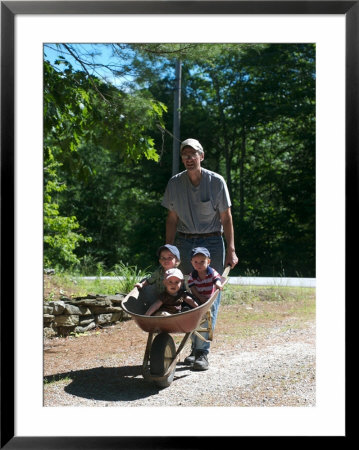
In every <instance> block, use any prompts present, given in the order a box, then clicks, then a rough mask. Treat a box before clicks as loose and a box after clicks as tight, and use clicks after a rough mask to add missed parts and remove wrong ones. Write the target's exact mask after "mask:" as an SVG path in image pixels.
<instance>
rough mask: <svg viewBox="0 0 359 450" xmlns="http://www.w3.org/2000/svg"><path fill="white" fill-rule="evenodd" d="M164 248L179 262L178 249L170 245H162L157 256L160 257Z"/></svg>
mask: <svg viewBox="0 0 359 450" xmlns="http://www.w3.org/2000/svg"><path fill="white" fill-rule="evenodd" d="M165 248H166V249H167V250H169V251H170V252H171V253H172V254H173V255H175V257H176V258H177V259H178V261H180V260H181V257H180V252H179V250H178V248H177V247H175V246H174V245H170V244H166V245H162V246H161V247H160V248H159V249H158V250H157V256H160V254H161V252H162V250H163V249H165Z"/></svg>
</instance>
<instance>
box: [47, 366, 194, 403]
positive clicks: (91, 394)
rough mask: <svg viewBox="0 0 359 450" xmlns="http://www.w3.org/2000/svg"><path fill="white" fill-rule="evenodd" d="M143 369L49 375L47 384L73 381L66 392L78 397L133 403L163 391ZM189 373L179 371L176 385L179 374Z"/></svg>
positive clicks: (112, 368)
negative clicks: (147, 377)
mask: <svg viewBox="0 0 359 450" xmlns="http://www.w3.org/2000/svg"><path fill="white" fill-rule="evenodd" d="M141 369H142V366H124V367H95V368H93V369H85V370H76V371H71V372H65V373H60V374H56V375H49V376H46V377H44V383H45V384H46V383H53V382H58V381H61V380H68V379H69V378H70V379H71V382H70V383H69V384H68V385H66V386H65V387H64V391H65V392H66V393H68V394H71V395H75V396H77V397H82V398H87V399H90V400H97V401H112V402H116V401H118V402H121V401H126V402H128V401H134V400H138V399H142V398H146V397H150V396H152V395H155V394H157V393H158V392H159V391H160V390H161V389H162V388H160V387H158V386H156V385H155V383H152V382H150V381H146V380H144V379H143V377H142V372H141ZM185 369H187V367H185V368H181V367H177V369H176V375H175V379H174V381H173V382H174V383H175V382H176V380H178V379H179V378H183V377H185V376H187V375H182V376H180V375H179V372H180V371H183V370H185Z"/></svg>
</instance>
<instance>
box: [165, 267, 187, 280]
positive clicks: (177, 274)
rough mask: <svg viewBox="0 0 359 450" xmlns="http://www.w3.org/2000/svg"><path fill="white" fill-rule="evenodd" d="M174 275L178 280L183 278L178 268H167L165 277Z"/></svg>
mask: <svg viewBox="0 0 359 450" xmlns="http://www.w3.org/2000/svg"><path fill="white" fill-rule="evenodd" d="M171 277H176V278H178V279H180V280H183V279H184V277H183V273H182V272H181V271H180V270H179V269H168V270H166V272H165V279H166V280H168V278H171Z"/></svg>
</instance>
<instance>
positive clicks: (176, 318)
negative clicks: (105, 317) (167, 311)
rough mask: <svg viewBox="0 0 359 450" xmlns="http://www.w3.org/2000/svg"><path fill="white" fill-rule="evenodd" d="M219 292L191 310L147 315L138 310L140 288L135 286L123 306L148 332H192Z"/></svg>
mask: <svg viewBox="0 0 359 450" xmlns="http://www.w3.org/2000/svg"><path fill="white" fill-rule="evenodd" d="M218 293H219V291H218V290H216V291H215V292H214V293H213V294H212V296H211V297H210V298H209V299H208V300H207V301H206V302H205V303H203V304H202V305H200V306H197V307H196V308H193V309H191V310H189V311H184V312H180V313H177V314H171V315H170V316H146V315H144V314H140V313H138V312H136V311H138V310H139V309H140V308H141V305H139V304H138V303H139V300H138V296H139V290H138V289H137V288H134V289H133V290H132V291H131V292H130V293H129V294H128V295H127V296H126V297H125V298H124V300H123V301H122V308H123V309H124V311H125V312H126V313H127V314H129V315H130V316H131V317H132V318H133V319H134V321H135V322H136V324H137V325H138V326H139V327H140V328H141V329H142V330H143V331H146V332H147V333H190V332H191V331H193V330H195V329H196V328H198V326H199V324H200V322H201V319H202V318H203V316H204V315H205V314H206V312H207V311H208V310H209V309H210V308H211V306H212V304H213V302H214V301H215V300H216V298H217V296H218Z"/></svg>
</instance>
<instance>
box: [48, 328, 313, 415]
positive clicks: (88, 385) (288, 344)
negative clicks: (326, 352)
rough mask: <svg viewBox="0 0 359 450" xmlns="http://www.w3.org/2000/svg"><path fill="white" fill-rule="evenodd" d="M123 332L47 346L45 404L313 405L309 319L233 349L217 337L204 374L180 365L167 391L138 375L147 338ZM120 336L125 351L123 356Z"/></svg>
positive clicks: (236, 344) (239, 343) (234, 345)
mask: <svg viewBox="0 0 359 450" xmlns="http://www.w3.org/2000/svg"><path fill="white" fill-rule="evenodd" d="M122 327H123V328H122V330H120V331H119V330H108V331H106V332H102V333H101V336H98V335H96V334H93V335H92V336H86V337H84V338H81V339H72V340H71V339H70V340H69V339H53V340H51V342H50V341H47V342H45V360H44V361H45V385H44V406H92V407H93V406H95V407H97V406H99V407H103V406H108V407H113V406H115V407H116V406H117V407H118V406H121V407H134V406H151V407H155V406H159V407H162V406H187V407H189V406H237V407H238V406H250V407H258V406H300V407H303V406H308V407H313V406H315V321H314V320H313V321H309V322H306V323H304V324H303V326H302V327H300V328H295V327H294V328H290V327H283V324H282V323H281V324H280V326H277V327H275V326H274V327H272V328H270V329H268V330H266V333H265V334H264V335H262V336H260V337H259V336H253V337H250V338H247V339H243V340H235V341H233V342H232V343H231V345H228V339H227V340H226V341H225V342H224V341H222V340H221V339H220V333H219V337H218V339H217V340H215V341H214V342H213V344H212V349H211V353H210V356H209V362H210V369H209V370H208V371H205V372H194V371H191V370H190V368H189V366H186V365H184V364H183V362H181V361H180V362H179V363H178V364H177V368H176V375H175V378H174V381H173V382H172V384H171V385H170V386H169V387H168V388H165V389H161V388H158V387H156V386H155V385H154V384H153V383H150V382H147V381H145V380H144V379H143V377H142V375H141V364H142V358H143V354H144V349H145V343H146V338H145V336H144V334H145V333H143V332H142V331H141V330H138V327H136V326H135V324H134V323H133V322H132V321H128V322H127V323H125V324H123V325H122ZM126 333H127V334H128V336H131V340H130V341H128V339H127V341H128V345H129V346H130V347H131V351H122V352H121V351H120V350H121V347H122V346H123V343H124V342H125V340H124V334H126ZM106 340H107V341H106ZM224 344H225V345H224ZM96 346H98V349H97V347H96ZM127 350H128V349H127ZM187 350H188V349H185V350H184V352H183V357H181V359H182V360H183V359H184V357H185V356H186V355H187V354H188V352H187ZM91 352H93V356H91ZM59 358H61V361H62V364H59ZM74 361H76V364H74ZM55 364H56V369H55ZM73 367H76V370H73ZM59 368H60V370H59Z"/></svg>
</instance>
